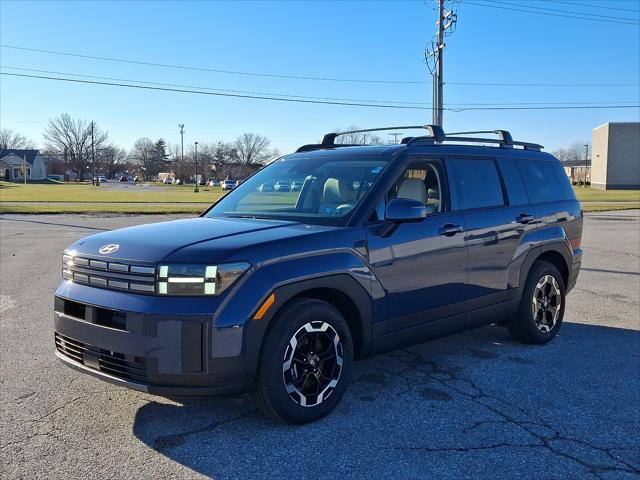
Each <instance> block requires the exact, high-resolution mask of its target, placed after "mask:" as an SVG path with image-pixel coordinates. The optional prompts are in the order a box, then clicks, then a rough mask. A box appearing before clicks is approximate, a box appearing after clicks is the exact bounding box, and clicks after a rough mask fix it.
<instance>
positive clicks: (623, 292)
mask: <svg viewBox="0 0 640 480" xmlns="http://www.w3.org/2000/svg"><path fill="white" fill-rule="evenodd" d="M166 218H167V217H149V216H138V217H135V216H132V217H110V218H99V217H88V216H87V217H83V216H78V215H74V216H71V215H68V216H45V215H41V216H18V215H5V216H0V274H1V275H0V315H1V320H0V385H1V387H0V405H1V417H0V477H1V478H126V479H130V478H171V477H174V478H175V477H184V478H202V477H214V478H220V479H224V478H253V477H256V478H285V477H288V478H307V479H316V478H317V479H319V478H322V479H331V478H438V479H445V478H451V479H459V478H532V479H533V478H535V479H541V478H542V479H547V478H581V479H591V478H602V479H614V478H616V479H617V478H620V479H622V478H640V333H639V331H640V299H639V297H640V212H639V211H638V210H635V211H624V212H608V213H600V214H592V215H588V216H587V218H586V219H585V230H584V236H583V247H584V250H585V255H584V263H583V270H582V273H581V276H580V279H579V282H578V285H577V286H576V288H575V289H574V291H573V292H572V293H571V294H570V296H569V298H568V305H567V314H566V317H565V324H564V325H563V327H562V330H561V331H560V334H559V336H558V337H557V338H556V339H555V340H554V341H553V342H552V343H551V344H549V345H546V346H542V347H532V346H524V345H521V344H518V343H515V342H513V341H512V340H511V339H510V338H509V336H508V334H507V332H506V331H505V330H504V329H502V328H500V327H496V326H490V327H486V328H482V329H478V330H475V331H472V332H467V333H464V334H461V335H457V336H452V337H448V338H445V339H440V340H437V341H433V342H430V343H426V344H423V345H419V346H415V347H411V348H408V349H405V350H401V351H396V352H391V353H388V354H386V355H382V356H379V357H375V358H371V359H368V360H364V361H361V362H358V363H357V364H356V368H355V382H354V383H353V384H352V385H351V387H350V389H349V390H348V392H347V394H346V396H345V398H344V399H343V401H342V402H341V404H340V406H339V407H338V409H337V410H336V411H335V412H334V413H333V414H332V415H330V416H329V417H327V418H325V419H323V420H322V421H319V422H317V423H315V424H311V425H306V426H301V427H293V426H288V425H280V424H274V423H272V422H270V421H268V420H266V419H264V418H263V417H261V416H260V415H259V414H258V413H257V412H256V411H255V409H254V407H253V404H252V402H251V401H250V400H249V399H248V398H244V397H242V398H237V399H199V400H192V401H188V402H185V403H180V402H175V401H171V400H167V399H163V398H159V397H154V396H151V395H147V394H142V393H137V392H133V391H129V390H126V389H123V388H119V387H115V386H112V385H109V384H106V383H102V382H100V381H98V380H95V379H93V378H90V377H88V376H83V375H81V374H79V373H77V372H75V371H73V370H71V369H69V368H67V367H65V366H64V365H62V364H61V363H59V362H58V361H57V360H56V358H55V356H54V345H53V329H52V305H53V291H54V289H55V287H56V285H57V283H58V281H59V278H60V260H61V252H62V250H63V248H64V247H65V246H67V245H68V244H69V243H71V242H72V241H74V240H75V239H77V238H79V237H82V236H85V235H88V234H92V233H96V232H98V231H102V230H103V229H112V228H118V227H122V226H128V225H134V224H139V223H146V222H152V221H161V220H165V219H166Z"/></svg>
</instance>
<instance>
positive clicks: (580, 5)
mask: <svg viewBox="0 0 640 480" xmlns="http://www.w3.org/2000/svg"><path fill="white" fill-rule="evenodd" d="M538 1H539V2H550V3H562V4H565V5H575V6H577V7H587V8H601V9H602V10H618V11H620V12H631V13H640V10H632V9H630V8H620V7H610V6H608V5H607V6H606V7H603V6H602V5H589V4H588V3H574V2H562V1H560V0H538ZM597 1H599V0H597Z"/></svg>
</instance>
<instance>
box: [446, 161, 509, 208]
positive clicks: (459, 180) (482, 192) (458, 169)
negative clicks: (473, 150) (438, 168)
mask: <svg viewBox="0 0 640 480" xmlns="http://www.w3.org/2000/svg"><path fill="white" fill-rule="evenodd" d="M450 164H451V165H452V166H453V170H454V178H455V183H456V185H455V186H456V191H457V199H458V208H459V209H461V210H467V209H471V208H485V207H497V206H502V205H504V196H503V194H502V185H501V183H500V177H499V176H498V170H497V169H496V164H495V162H494V161H493V160H462V159H452V160H451V161H450Z"/></svg>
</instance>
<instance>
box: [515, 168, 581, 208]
mask: <svg viewBox="0 0 640 480" xmlns="http://www.w3.org/2000/svg"><path fill="white" fill-rule="evenodd" d="M516 165H517V166H518V168H519V169H520V173H521V174H522V178H523V179H524V184H525V186H526V188H527V193H528V194H529V198H530V199H531V202H532V203H543V202H556V201H560V200H573V199H575V198H576V197H575V194H574V193H573V188H571V184H570V183H569V179H568V177H567V174H566V173H565V172H564V168H562V165H560V163H559V162H550V161H546V160H518V161H516Z"/></svg>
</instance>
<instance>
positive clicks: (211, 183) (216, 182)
mask: <svg viewBox="0 0 640 480" xmlns="http://www.w3.org/2000/svg"><path fill="white" fill-rule="evenodd" d="M209 186H210V187H219V186H220V180H209Z"/></svg>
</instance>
